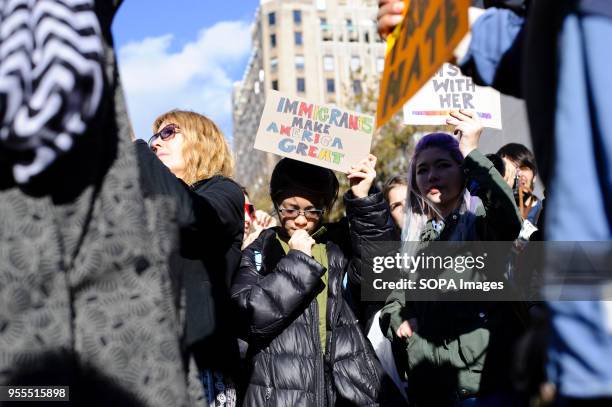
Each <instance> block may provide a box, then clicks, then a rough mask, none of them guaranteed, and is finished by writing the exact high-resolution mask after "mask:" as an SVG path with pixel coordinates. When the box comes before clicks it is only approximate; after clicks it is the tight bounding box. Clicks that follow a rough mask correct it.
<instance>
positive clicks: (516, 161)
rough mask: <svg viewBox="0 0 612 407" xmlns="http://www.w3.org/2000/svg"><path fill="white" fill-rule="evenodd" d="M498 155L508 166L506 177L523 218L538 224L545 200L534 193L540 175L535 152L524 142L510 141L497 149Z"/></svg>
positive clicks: (506, 166) (535, 224)
mask: <svg viewBox="0 0 612 407" xmlns="http://www.w3.org/2000/svg"><path fill="white" fill-rule="evenodd" d="M497 155H498V156H500V157H501V158H502V160H504V164H505V168H506V175H505V176H504V179H505V180H506V182H507V183H508V185H510V187H511V188H512V191H513V192H514V198H515V199H516V204H517V206H518V207H519V210H520V211H521V215H522V217H523V219H527V220H529V222H531V224H532V225H534V226H537V225H538V221H539V218H540V214H541V213H542V209H543V202H542V199H539V198H538V197H537V196H536V195H535V194H534V193H533V191H534V189H535V181H536V177H537V175H538V167H537V165H536V161H535V157H534V156H533V153H532V152H531V151H530V150H529V149H528V148H527V147H525V146H524V145H522V144H518V143H508V144H506V145H504V146H503V147H501V148H500V149H499V150H498V151H497Z"/></svg>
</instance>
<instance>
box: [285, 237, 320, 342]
mask: <svg viewBox="0 0 612 407" xmlns="http://www.w3.org/2000/svg"><path fill="white" fill-rule="evenodd" d="M324 228H325V227H324V226H322V227H321V229H324ZM319 230H320V229H319ZM319 230H317V231H316V232H315V233H313V235H318V236H317V237H320V236H321V235H322V233H320V232H319ZM323 232H324V231H323ZM276 240H278V241H279V242H280V244H281V246H282V248H283V251H284V252H285V254H287V253H289V244H287V242H285V241H284V240H283V239H281V237H280V236H279V235H278V233H277V234H276ZM315 240H316V239H315ZM312 257H313V258H314V259H315V261H317V262H318V263H319V264H320V265H322V266H323V267H324V268H325V270H326V271H328V270H329V264H328V261H327V248H326V246H325V243H316V244H315V245H314V246H313V247H312ZM321 279H322V280H323V284H325V288H323V290H322V291H321V292H320V293H319V294H317V306H318V308H319V340H320V341H321V349H323V353H325V344H326V339H327V281H328V275H327V272H326V273H325V274H323V276H322V277H321Z"/></svg>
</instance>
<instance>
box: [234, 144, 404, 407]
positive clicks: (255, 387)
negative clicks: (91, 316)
mask: <svg viewBox="0 0 612 407" xmlns="http://www.w3.org/2000/svg"><path fill="white" fill-rule="evenodd" d="M375 164H376V158H375V157H374V156H372V155H370V156H369V157H368V158H366V159H364V160H362V161H361V162H359V163H358V164H357V165H354V166H352V167H351V170H350V172H349V173H348V179H349V182H350V190H349V191H348V192H347V193H346V195H345V197H344V202H345V205H346V211H347V216H348V222H349V223H350V229H349V228H348V225H347V224H346V222H340V223H338V222H337V223H327V224H324V223H323V219H324V214H325V212H327V211H329V210H330V209H331V207H332V205H333V203H334V201H335V199H336V197H337V194H338V187H339V185H338V180H337V179H336V176H335V175H334V173H333V172H332V171H331V170H329V169H325V168H321V167H317V166H313V165H311V164H307V163H303V162H300V161H295V160H291V159H288V158H283V159H282V160H280V161H279V162H278V164H277V165H276V167H275V168H274V171H273V173H272V177H271V180H270V197H271V199H272V202H273V203H274V206H275V207H276V210H277V212H278V215H279V221H280V226H279V227H277V228H274V229H267V230H264V231H263V232H262V233H261V234H260V235H259V237H258V238H257V239H256V240H255V241H254V242H253V243H252V244H251V245H249V246H248V247H247V248H246V249H245V250H244V252H243V255H242V262H241V266H240V270H239V272H238V275H237V276H236V279H235V280H234V284H233V286H232V298H233V300H234V302H235V304H236V306H237V307H238V308H239V310H240V318H239V319H238V322H237V324H239V326H240V327H241V328H242V336H243V338H244V339H245V340H246V341H247V342H248V344H249V350H248V355H247V359H248V360H249V363H248V365H249V366H250V371H249V376H250V379H249V385H248V388H247V391H246V396H245V402H244V405H245V406H248V407H250V406H254V407H255V406H257V407H258V406H264V405H265V406H298V405H301V406H314V405H327V406H344V405H355V406H379V405H381V406H382V405H401V404H402V403H403V402H402V401H401V396H400V395H399V393H398V392H397V390H396V389H395V386H394V385H393V384H392V382H391V380H390V379H389V378H388V377H387V376H386V375H385V374H384V372H383V370H382V368H381V366H380V364H379V362H378V360H377V359H376V356H375V355H374V352H373V350H372V348H371V346H370V344H369V342H368V341H367V340H366V339H365V335H364V334H363V332H362V331H361V328H360V326H359V322H358V320H357V318H356V317H355V314H354V312H353V309H352V308H351V306H350V305H349V303H348V302H347V300H345V295H346V293H345V290H344V288H343V279H344V277H345V273H346V274H348V285H349V286H351V287H353V290H352V291H353V292H359V289H360V285H361V272H362V265H363V264H362V262H363V261H364V260H363V259H362V257H361V256H362V253H361V250H362V247H363V244H364V242H367V241H371V242H373V241H389V240H393V238H394V235H395V233H394V232H395V231H394V227H393V223H392V220H391V217H390V214H389V209H388V206H387V204H386V203H385V202H384V200H383V198H382V193H380V192H375V191H370V189H371V186H372V183H373V181H374V178H375V176H376V172H375V169H374V167H375ZM351 287H349V288H348V290H351ZM398 403H400V404H398Z"/></svg>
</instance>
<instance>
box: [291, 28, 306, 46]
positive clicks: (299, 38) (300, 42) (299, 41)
mask: <svg viewBox="0 0 612 407" xmlns="http://www.w3.org/2000/svg"><path fill="white" fill-rule="evenodd" d="M293 34H294V38H295V45H303V44H304V41H303V40H302V32H301V31H296V32H294V33H293Z"/></svg>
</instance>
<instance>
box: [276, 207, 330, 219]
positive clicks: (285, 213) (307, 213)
mask: <svg viewBox="0 0 612 407" xmlns="http://www.w3.org/2000/svg"><path fill="white" fill-rule="evenodd" d="M276 210H277V211H278V213H280V214H281V216H282V217H284V218H288V219H295V218H297V217H298V216H300V215H304V217H306V219H309V220H319V219H320V218H321V216H323V213H324V212H325V211H324V210H323V209H294V208H277V209H276Z"/></svg>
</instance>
